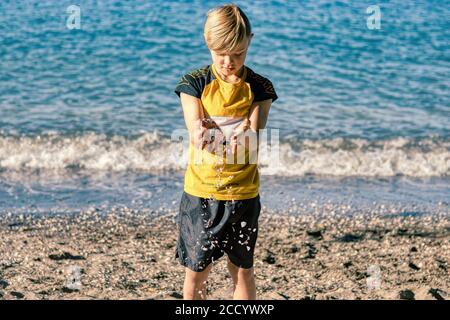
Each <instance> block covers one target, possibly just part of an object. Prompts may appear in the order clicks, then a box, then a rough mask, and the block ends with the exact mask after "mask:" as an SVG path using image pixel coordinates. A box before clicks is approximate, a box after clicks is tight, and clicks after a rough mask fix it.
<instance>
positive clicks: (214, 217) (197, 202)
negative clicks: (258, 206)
mask: <svg viewBox="0 0 450 320" xmlns="http://www.w3.org/2000/svg"><path fill="white" fill-rule="evenodd" d="M228 214H229V213H228V212H225V210H224V206H223V202H222V201H218V200H212V199H205V198H200V197H196V196H193V195H190V194H188V193H186V192H184V193H183V196H182V198H181V203H180V211H179V213H178V218H177V224H178V228H179V237H178V241H177V249H176V255H175V257H176V258H178V260H179V261H180V263H181V264H182V265H184V266H186V267H188V268H190V269H191V270H193V271H196V272H199V271H203V270H204V269H205V268H206V267H207V266H208V265H209V264H210V263H211V262H213V261H215V260H217V259H219V258H220V257H221V256H223V255H224V251H223V249H222V247H221V245H220V240H221V238H222V235H223V233H224V231H225V228H226V223H227V221H228V219H229V216H228Z"/></svg>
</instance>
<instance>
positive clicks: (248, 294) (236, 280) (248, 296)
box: [227, 258, 256, 300]
mask: <svg viewBox="0 0 450 320" xmlns="http://www.w3.org/2000/svg"><path fill="white" fill-rule="evenodd" d="M227 266H228V270H229V271H230V275H231V278H232V279H233V285H234V286H233V299H234V300H256V285H255V276H254V269H253V267H251V268H249V269H245V268H239V267H238V266H236V265H235V264H234V263H232V262H231V261H230V259H229V258H228V263H227Z"/></svg>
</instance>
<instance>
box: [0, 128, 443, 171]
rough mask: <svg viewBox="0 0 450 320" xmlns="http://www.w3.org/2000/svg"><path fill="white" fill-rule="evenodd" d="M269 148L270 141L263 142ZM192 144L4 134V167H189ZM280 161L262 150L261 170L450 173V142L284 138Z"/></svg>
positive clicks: (0, 138) (0, 162) (0, 151)
mask: <svg viewBox="0 0 450 320" xmlns="http://www.w3.org/2000/svg"><path fill="white" fill-rule="evenodd" d="M262 147H264V145H263V146H262ZM186 149H187V148H186V145H185V144H183V143H182V142H175V141H171V140H170V138H168V137H162V136H161V135H159V134H158V133H156V132H153V133H143V134H141V135H139V136H137V137H134V138H126V137H122V136H113V137H106V136H105V135H102V134H95V133H87V134H84V135H81V136H74V137H67V136H61V135H58V134H57V133H53V134H47V135H45V136H31V137H28V136H23V137H18V136H6V135H0V169H6V170H8V169H11V170H24V169H40V170H65V169H71V168H81V169H88V170H95V171H127V170H131V171H144V172H150V173H152V172H153V173H158V172H161V171H168V170H169V171H171V170H184V168H185V167H186V164H187V152H186V151H187V150H186ZM279 155H280V157H279V161H274V158H273V154H272V155H271V154H264V153H261V158H260V165H259V166H260V171H261V174H273V175H281V176H302V175H306V174H317V175H333V176H394V175H405V176H413V177H427V176H449V175H450V141H444V140H437V139H433V138H426V139H422V140H420V141H418V142H415V141H412V140H410V139H407V138H396V139H392V140H386V141H367V140H363V139H345V140H344V139H342V138H336V139H329V140H317V141H313V140H302V141H295V142H294V143H282V144H280V147H279Z"/></svg>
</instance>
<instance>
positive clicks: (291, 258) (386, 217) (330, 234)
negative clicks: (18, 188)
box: [0, 204, 450, 300]
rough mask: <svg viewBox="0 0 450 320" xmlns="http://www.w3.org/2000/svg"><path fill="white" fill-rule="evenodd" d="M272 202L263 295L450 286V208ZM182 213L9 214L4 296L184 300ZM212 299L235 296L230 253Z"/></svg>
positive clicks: (325, 295) (266, 219)
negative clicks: (287, 207)
mask: <svg viewBox="0 0 450 320" xmlns="http://www.w3.org/2000/svg"><path fill="white" fill-rule="evenodd" d="M338 209H341V210H343V212H345V207H344V208H342V206H341V207H340V208H336V207H333V206H332V205H326V204H324V205H323V206H322V207H321V208H318V210H316V212H315V213H314V214H311V213H308V214H292V213H281V212H269V210H268V209H267V208H265V207H263V210H262V212H261V216H260V220H259V223H260V227H259V228H260V231H259V235H258V241H257V246H256V250H255V264H254V267H255V276H256V285H257V298H258V299H268V300H273V299H286V300H303V299H308V300H316V299H317V300H321V299H351V300H354V299H408V300H410V299H420V300H422V299H424V300H443V299H448V298H449V292H450V273H449V268H450V220H449V215H448V212H447V211H446V210H447V207H446V206H445V205H444V206H443V207H442V212H440V213H439V212H438V213H434V214H433V215H418V216H417V215H413V214H404V213H399V212H393V211H392V209H390V208H388V207H384V206H382V207H379V208H377V209H376V210H375V209H374V210H373V212H363V213H358V212H354V213H352V214H346V215H344V214H342V213H340V212H341V211H339V210H338ZM176 214H177V213H176V212H160V213H158V214H156V215H155V212H145V211H136V210H132V209H128V208H126V207H124V208H114V209H112V210H111V211H109V212H102V211H101V210H99V209H98V208H93V209H90V210H86V211H83V212H79V213H78V214H73V215H54V216H47V217H42V216H41V217H39V216H32V215H11V214H5V215H2V216H0V252H1V253H2V254H1V256H0V299H51V300H52V299H182V287H183V279H184V269H183V267H182V266H181V265H179V263H178V261H176V260H175V258H174V252H175V251H174V250H175V245H176V239H177V232H175V231H176V230H177V226H176V223H175V218H176ZM207 288H208V289H207V290H208V299H219V300H222V299H232V285H231V278H230V276H229V275H228V272H227V268H226V258H225V257H223V258H221V259H219V260H218V261H215V262H214V267H213V270H212V272H211V274H210V276H209V278H208V283H207Z"/></svg>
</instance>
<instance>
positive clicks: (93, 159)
mask: <svg viewBox="0 0 450 320" xmlns="http://www.w3.org/2000/svg"><path fill="white" fill-rule="evenodd" d="M236 3H237V4H238V5H240V6H241V8H242V9H243V10H244V11H245V12H246V13H247V15H248V17H249V19H250V21H251V23H252V26H253V32H254V34H255V36H254V38H253V40H252V44H251V47H250V50H249V53H248V57H247V60H246V65H247V66H248V67H250V68H252V69H253V70H254V71H256V72H258V73H260V74H262V75H264V76H265V77H267V78H269V79H270V80H271V81H272V82H273V84H274V86H275V89H276V91H277V93H278V96H279V99H278V100H277V101H276V102H275V103H274V104H273V106H272V108H271V111H270V117H269V122H268V127H269V128H270V129H277V130H279V136H280V148H279V158H280V161H279V162H277V163H276V164H274V163H272V162H271V161H270V159H269V160H267V159H266V161H262V163H260V172H261V198H262V203H263V204H264V206H265V208H267V209H268V210H269V209H273V210H280V211H289V212H291V211H292V210H290V209H289V208H294V207H295V206H294V205H293V203H301V204H303V205H304V206H303V207H301V208H306V207H308V208H309V204H312V203H314V204H315V205H313V206H312V207H316V204H317V205H319V206H322V207H323V206H325V204H327V203H332V204H339V205H344V206H348V208H350V206H351V208H353V209H352V210H366V209H369V210H370V209H371V208H372V209H373V208H375V207H376V206H378V205H383V206H392V207H393V208H394V207H395V208H400V209H399V210H397V211H396V212H398V213H402V212H403V213H405V212H406V213H413V214H422V213H431V214H433V213H435V212H449V199H450V1H437V0H429V1H400V0H397V1H378V2H377V3H373V2H372V1H322V0H314V1H240V2H236ZM219 4H223V2H219V1H160V0H153V1H142V0H138V1H124V0H118V1H112V0H111V1H78V2H76V3H74V2H72V1H45V0H44V1H35V0H32V1H20V0H19V1H11V0H2V1H1V2H0V214H22V213H42V214H44V213H55V214H56V213H66V212H67V213H70V212H78V211H80V210H85V209H92V208H95V209H96V210H105V211H108V210H110V209H111V208H113V207H118V206H119V207H120V206H126V207H129V208H136V209H141V210H150V211H151V212H161V211H174V210H175V211H176V209H177V207H178V204H179V199H180V197H181V192H182V188H183V170H184V168H185V165H186V161H185V159H184V158H183V156H182V154H181V153H180V152H179V149H180V148H179V147H180V145H179V143H177V142H176V141H174V140H173V139H172V136H173V133H174V131H176V130H180V129H184V128H185V125H184V120H183V114H182V110H181V106H180V102H179V99H178V97H177V96H176V95H175V94H174V92H173V89H174V87H175V86H176V84H177V82H178V80H179V79H180V77H181V76H182V75H183V74H185V73H187V72H188V71H191V70H193V69H196V68H199V67H202V66H205V65H207V64H209V63H211V58H210V54H209V51H208V50H207V48H206V46H205V43H204V40H203V24H204V22H205V18H206V13H207V11H208V10H209V9H211V8H213V7H215V6H217V5H219ZM374 4H376V5H378V8H379V10H380V13H381V15H380V20H379V22H380V25H379V27H380V28H379V29H377V28H375V29H373V28H370V27H369V25H368V19H370V16H371V13H370V12H369V13H368V12H367V11H366V10H367V8H368V7H370V6H371V5H374ZM71 5H76V6H77V7H78V8H79V12H80V20H79V28H69V27H68V24H69V25H70V23H69V22H70V21H72V22H73V20H70V19H71V17H70V16H71V14H72V13H71V12H68V8H70V6H71ZM302 210H306V209H302ZM294 211H295V210H294ZM292 213H293V214H301V213H302V212H301V210H297V212H292Z"/></svg>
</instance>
